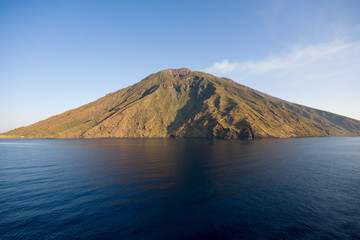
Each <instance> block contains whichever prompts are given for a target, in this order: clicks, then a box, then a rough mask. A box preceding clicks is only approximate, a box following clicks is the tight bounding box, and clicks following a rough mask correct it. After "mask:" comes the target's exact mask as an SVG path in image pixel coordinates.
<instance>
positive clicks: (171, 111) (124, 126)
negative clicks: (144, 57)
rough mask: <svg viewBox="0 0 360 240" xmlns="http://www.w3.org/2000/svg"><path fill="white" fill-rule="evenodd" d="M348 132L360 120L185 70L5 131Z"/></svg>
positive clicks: (46, 134)
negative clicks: (28, 124)
mask: <svg viewBox="0 0 360 240" xmlns="http://www.w3.org/2000/svg"><path fill="white" fill-rule="evenodd" d="M344 135H360V121H357V120H354V119H351V118H347V117H343V116H340V115H337V114H333V113H329V112H326V111H321V110H317V109H313V108H310V107H306V106H302V105H298V104H294V103H290V102H287V101H284V100H281V99H278V98H274V97H272V96H269V95H267V94H264V93H261V92H259V91H256V90H254V89H251V88H248V87H246V86H243V85H240V84H237V83H236V82H234V81H232V80H230V79H227V78H219V77H216V76H213V75H210V74H207V73H204V72H199V71H191V70H189V69H186V68H182V69H167V70H163V71H160V72H158V73H154V74H151V75H149V76H148V77H146V78H145V79H143V80H142V81H140V82H138V83H136V84H134V85H132V86H129V87H127V88H124V89H121V90H119V91H117V92H113V93H110V94H108V95H106V96H104V97H102V98H100V99H98V100H96V101H94V102H91V103H89V104H86V105H83V106H81V107H79V108H77V109H73V110H69V111H67V112H64V113H62V114H59V115H56V116H53V117H50V118H48V119H46V120H43V121H40V122H38V123H35V124H32V125H30V126H27V127H21V128H18V129H14V130H12V131H9V132H7V133H4V134H1V135H0V137H1V138H140V137H148V138H152V137H201V138H221V139H239V138H240V139H256V138H269V137H276V138H289V137H314V136H344Z"/></svg>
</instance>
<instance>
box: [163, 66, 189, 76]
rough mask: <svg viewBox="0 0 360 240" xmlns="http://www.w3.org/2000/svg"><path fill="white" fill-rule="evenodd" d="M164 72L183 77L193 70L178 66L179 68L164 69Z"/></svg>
mask: <svg viewBox="0 0 360 240" xmlns="http://www.w3.org/2000/svg"><path fill="white" fill-rule="evenodd" d="M164 72H166V73H167V74H169V75H170V76H172V77H175V78H176V77H183V76H186V75H188V74H190V73H191V72H192V71H191V70H190V69H188V68H178V69H171V68H169V69H166V70H164Z"/></svg>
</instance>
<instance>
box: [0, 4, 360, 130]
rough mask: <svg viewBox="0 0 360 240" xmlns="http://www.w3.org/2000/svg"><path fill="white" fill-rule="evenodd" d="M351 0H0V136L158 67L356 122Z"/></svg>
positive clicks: (359, 30)
mask: <svg viewBox="0 0 360 240" xmlns="http://www.w3.org/2000/svg"><path fill="white" fill-rule="evenodd" d="M359 10H360V2H358V1H316V2H312V1H301V2H290V1H261V2H250V1H249V2H246V3H244V2H237V1H221V2H215V1H195V2H194V1H183V2H182V3H179V2H168V1H155V2H148V1H140V2H136V3H135V2H133V1H121V2H118V1H107V2H101V1H76V2H74V1H51V2H47V1H31V2H23V1H9V2H5V1H3V2H1V3H0V36H1V38H0V53H1V54H0V84H1V94H0V96H1V97H0V101H1V104H0V111H1V113H2V118H1V119H0V133H2V132H6V131H9V130H11V129H14V128H17V127H21V126H26V125H29V124H32V123H35V122H38V121H40V120H43V119H45V118H48V117H50V116H53V115H55V114H59V113H62V112H64V111H66V110H69V109H73V108H76V107H79V106H81V105H83V104H86V103H88V102H91V101H94V100H96V99H97V98H99V97H102V96H104V95H106V94H108V93H110V92H114V91H116V90H119V89H121V88H124V87H127V86H129V85H131V84H134V83H136V82H138V81H140V80H141V79H143V78H144V77H146V76H147V75H149V74H151V73H154V72H158V71H160V70H163V69H167V68H181V67H186V68H189V69H191V70H201V71H205V72H208V73H211V74H214V75H216V76H219V77H228V78H231V79H233V80H235V81H237V82H239V83H241V84H244V85H246V86H249V87H251V88H254V89H256V90H259V91H262V92H265V93H267V94H270V95H272V96H275V97H278V98H282V99H285V100H288V101H291V102H295V103H298V104H302V105H306V106H309V107H313V108H318V109H321V110H325V111H329V112H333V113H337V114H340V115H344V116H347V117H351V118H354V119H358V120H360V111H359V107H358V104H359V102H360V95H359V94H358V91H359V89H360V79H359V76H360V38H359V37H360V15H359V14H358V12H359Z"/></svg>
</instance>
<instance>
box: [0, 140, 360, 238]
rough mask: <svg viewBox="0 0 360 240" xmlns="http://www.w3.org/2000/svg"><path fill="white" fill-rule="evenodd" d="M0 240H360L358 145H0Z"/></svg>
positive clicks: (305, 142) (102, 142)
mask: <svg viewBox="0 0 360 240" xmlns="http://www.w3.org/2000/svg"><path fill="white" fill-rule="evenodd" d="M0 239H360V138H358V137H331V138H302V139H269V140H256V141H211V140H196V139H180V140H179V139H103V140H0Z"/></svg>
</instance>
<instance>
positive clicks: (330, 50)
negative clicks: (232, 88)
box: [205, 40, 360, 75]
mask: <svg viewBox="0 0 360 240" xmlns="http://www.w3.org/2000/svg"><path fill="white" fill-rule="evenodd" d="M334 61H342V62H344V61H346V62H347V63H349V64H359V62H360V41H352V42H348V41H345V40H334V41H332V42H328V43H322V44H316V45H310V46H306V47H294V48H293V49H292V50H291V51H289V52H288V53H285V54H281V55H274V56H270V57H267V58H265V59H262V60H258V61H251V60H249V61H243V62H230V61H228V60H226V59H225V60H223V61H221V62H216V63H214V64H213V65H212V66H209V67H207V68H205V71H206V72H209V73H213V74H221V75H226V74H231V75H234V74H235V75H237V74H246V75H248V74H264V73H269V72H273V71H282V70H286V71H288V70H295V69H300V68H305V67H309V66H313V65H316V64H324V63H329V62H334Z"/></svg>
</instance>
